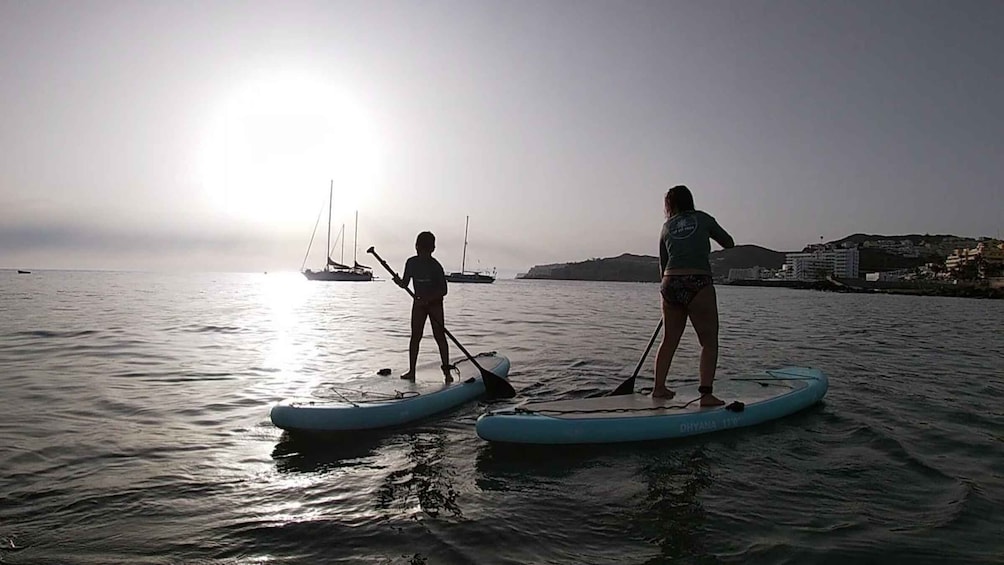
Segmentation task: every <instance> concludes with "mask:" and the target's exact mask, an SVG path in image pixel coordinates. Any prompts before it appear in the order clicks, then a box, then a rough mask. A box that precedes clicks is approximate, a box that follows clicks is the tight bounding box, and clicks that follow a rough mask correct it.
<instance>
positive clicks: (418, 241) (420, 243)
mask: <svg viewBox="0 0 1004 565" xmlns="http://www.w3.org/2000/svg"><path fill="white" fill-rule="evenodd" d="M435 248H436V236H434V235H432V232H431V231H424V232H422V233H420V234H418V237H417V238H415V250H416V251H427V252H429V253H432V251H433V250H434V249H435Z"/></svg>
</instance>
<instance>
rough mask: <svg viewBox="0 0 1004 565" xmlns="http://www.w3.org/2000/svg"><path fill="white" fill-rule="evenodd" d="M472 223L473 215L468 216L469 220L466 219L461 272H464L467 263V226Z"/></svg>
mask: <svg viewBox="0 0 1004 565" xmlns="http://www.w3.org/2000/svg"><path fill="white" fill-rule="evenodd" d="M470 224H471V217H470V216H467V220H465V221H464V254H463V256H462V257H461V258H460V272H461V273H463V272H464V267H465V266H466V265H467V228H468V226H470Z"/></svg>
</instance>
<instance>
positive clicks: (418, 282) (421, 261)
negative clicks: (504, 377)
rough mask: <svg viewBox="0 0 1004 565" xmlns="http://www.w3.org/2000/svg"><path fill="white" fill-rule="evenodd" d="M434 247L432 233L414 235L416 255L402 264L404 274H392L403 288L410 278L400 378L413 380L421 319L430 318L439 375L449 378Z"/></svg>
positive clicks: (441, 278)
mask: <svg viewBox="0 0 1004 565" xmlns="http://www.w3.org/2000/svg"><path fill="white" fill-rule="evenodd" d="M435 250H436V236H435V235H433V234H432V232H427V231H424V232H422V233H420V234H418V237H417V238H416V239H415V252H416V253H417V255H415V256H414V257H411V258H409V259H408V261H407V262H406V263H405V264H404V276H403V277H401V278H395V279H394V282H395V283H397V284H398V286H400V287H402V288H407V287H408V283H409V282H414V287H415V289H414V290H415V301H414V302H413V303H412V305H411V342H410V343H409V346H408V372H407V373H405V374H403V375H401V378H402V379H408V380H412V381H413V380H415V365H416V363H418V346H419V344H420V343H421V341H422V334H423V333H425V319H426V318H431V319H432V335H433V337H434V338H435V339H436V344H437V345H439V356H440V358H441V360H442V362H443V364H442V369H443V376H444V377H445V378H446V382H448V383H449V382H452V381H453V377H452V376H451V375H450V371H451V370H452V369H454V368H455V367H453V366H452V365H450V347H449V344H447V343H446V328H445V323H446V322H445V317H444V315H443V298H444V297H445V296H446V273H444V272H443V266H442V265H440V264H439V261H437V260H436V259H435V258H434V257H433V256H432V252H433V251H435Z"/></svg>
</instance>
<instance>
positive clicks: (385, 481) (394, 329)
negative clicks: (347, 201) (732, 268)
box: [0, 271, 1004, 564]
mask: <svg viewBox="0 0 1004 565" xmlns="http://www.w3.org/2000/svg"><path fill="white" fill-rule="evenodd" d="M719 305H720V309H721V311H722V359H721V363H720V367H721V369H720V375H723V376H729V375H738V374H742V373H750V372H757V371H761V370H763V369H765V368H770V367H777V366H783V365H787V364H795V365H808V366H814V367H818V368H821V369H822V370H824V371H825V372H826V373H827V374H828V375H829V376H830V391H829V393H828V395H827V397H826V398H825V401H824V403H823V404H820V405H818V406H816V407H814V408H812V409H809V410H807V411H805V412H803V413H800V414H797V415H794V416H792V417H789V418H786V419H782V420H780V421H777V422H774V423H770V424H765V425H761V426H758V427H754V428H747V429H743V430H735V431H729V432H722V433H718V434H713V435H706V436H699V437H696V438H690V439H687V440H683V441H674V442H665V443H655V444H652V443H649V444H641V445H638V444H635V445H620V446H608V447H586V448H583V447H580V448H572V449H525V450H513V449H499V448H497V447H493V446H491V445H490V444H488V443H486V442H483V441H481V440H480V439H478V437H477V436H476V435H475V433H474V422H475V419H476V418H477V416H478V415H479V414H480V413H481V412H482V411H483V410H484V409H485V406H484V405H477V404H474V403H472V404H469V405H467V406H464V407H463V408H460V409H458V410H456V411H454V412H451V413H448V414H445V415H443V416H441V417H438V418H434V419H432V420H429V421H425V422H422V423H420V424H417V425H415V426H413V427H411V428H407V429H402V430H397V431H394V432H390V433H382V434H378V435H372V436H360V437H358V438H356V439H353V440H351V441H349V440H345V441H342V442H335V443H332V442H328V443H316V442H315V443H310V444H302V443H297V442H292V441H290V440H289V438H287V437H285V436H284V435H283V433H282V432H281V431H280V430H278V429H276V428H275V427H273V426H272V425H271V422H270V421H269V419H268V410H269V407H270V405H271V404H272V403H274V402H277V401H279V400H280V399H282V398H284V397H287V396H299V395H306V394H318V395H325V394H329V392H328V391H330V388H331V387H332V386H336V387H337V385H338V383H340V382H344V381H345V380H347V379H348V378H350V377H355V376H358V375H361V374H367V373H373V372H375V371H376V370H377V369H379V368H383V367H391V368H394V370H395V372H400V371H403V370H404V368H405V366H406V364H407V359H406V348H407V323H406V319H407V315H408V311H409V299H408V297H407V295H405V294H404V293H403V291H401V290H400V289H398V288H396V287H395V286H393V285H392V284H390V283H388V282H374V283H320V282H308V281H305V280H302V278H300V277H299V276H298V275H280V274H269V275H264V274H255V275H251V274H244V275H242V274H145V273H108V272H58V271H50V272H45V271H36V272H34V273H33V274H31V275H16V274H14V273H13V272H5V273H0V391H2V398H3V405H2V409H0V562H3V563H5V564H7V563H10V564H15V563H32V564H47V563H54V564H55V563H66V564H77V563H79V564H84V563H87V564H92V563H93V564H108V563H123V564H125V563H129V564H133V563H380V564H421V563H428V564H440V563H477V564H508V563H549V564H566V563H567V564H580V563H638V564H642V563H670V562H679V563H792V564H795V563H798V564H805V563H945V562H953V563H1004V368H1002V367H1004V331H1002V327H1004V301H981V300H972V299H955V298H919V297H908V296H868V295H860V294H831V293H820V292H814V291H798V290H786V289H766V288H728V287H726V288H720V289H719ZM657 308H658V287H657V285H654V284H631V283H588V282H557V281H554V282H551V281H499V282H498V283H496V284H494V285H490V286H489V285H485V286H482V285H472V286H463V285H453V286H452V287H451V291H450V295H449V297H448V299H447V323H448V325H449V327H450V329H451V330H452V331H453V333H454V334H455V335H456V336H457V338H458V339H460V341H461V342H462V343H464V344H465V345H466V346H467V347H468V349H470V350H471V351H472V352H479V351H489V350H497V351H499V353H501V354H504V355H507V356H509V357H510V358H511V360H512V367H513V371H512V373H511V381H512V382H513V384H514V386H515V388H516V390H517V392H518V393H519V397H520V398H524V399H525V398H531V399H539V400H544V399H558V398H570V397H580V396H587V395H590V394H596V393H600V392H604V391H609V390H612V389H613V388H614V387H616V385H617V384H618V383H619V382H620V381H621V380H623V379H624V378H625V377H627V376H629V375H630V373H631V370H632V369H633V368H634V365H635V363H637V361H638V358H639V356H640V355H641V352H642V350H643V349H644V346H645V344H646V342H647V339H648V337H649V336H650V335H651V332H652V330H653V329H654V328H655V325H656V323H657V322H658V311H657ZM434 351H435V349H434V345H433V342H432V340H431V337H429V338H427V339H426V340H424V341H423V351H422V360H423V361H427V362H433V361H435V354H434ZM454 353H458V352H457V351H456V350H455V349H454ZM697 354H698V348H697V340H696V337H695V336H694V334H693V332H692V330H688V332H687V334H686V335H685V337H684V341H683V343H682V345H681V351H680V353H679V355H678V357H677V360H676V362H675V364H674V369H673V373H672V374H671V378H682V379H688V378H689V379H693V377H694V375H695V374H696V368H697ZM651 360H652V359H651V357H650V358H649V360H648V361H649V362H647V363H646V369H645V373H644V375H645V376H646V378H645V379H639V386H640V387H641V386H646V385H649V384H650V383H651V381H650V372H651V363H650V362H651ZM374 378H381V377H377V376H375V375H374ZM388 378H389V377H388ZM673 384H674V386H677V387H680V386H696V382H695V381H694V380H690V381H688V382H687V383H679V382H677V383H673Z"/></svg>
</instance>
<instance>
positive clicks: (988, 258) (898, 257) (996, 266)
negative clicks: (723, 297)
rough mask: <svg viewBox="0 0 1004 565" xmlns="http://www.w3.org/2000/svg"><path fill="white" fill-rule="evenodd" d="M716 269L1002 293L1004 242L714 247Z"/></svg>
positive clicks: (755, 282)
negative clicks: (782, 248) (787, 249)
mask: <svg viewBox="0 0 1004 565" xmlns="http://www.w3.org/2000/svg"><path fill="white" fill-rule="evenodd" d="M848 264H850V265H851V267H853V269H852V270H850V271H849V270H848V268H849V267H848ZM711 268H712V272H713V275H714V278H715V279H716V280H717V281H718V282H720V283H731V284H737V285H744V286H783V287H791V288H813V289H818V290H834V291H841V292H897V293H908V294H935V295H950V296H978V297H991V298H1004V288H1002V287H1004V278H1001V277H1002V276H1004V272H1002V271H1004V244H1002V243H1001V242H999V241H997V240H994V239H991V238H968V237H959V236H954V235H930V234H925V235H916V234H915V235H893V236H887V235H869V234H854V235H850V236H848V237H845V238H843V239H839V240H836V241H830V242H826V243H819V244H812V245H808V246H806V247H804V248H803V249H802V250H800V251H791V252H784V251H775V250H772V249H767V248H765V247H761V246H759V245H737V246H736V247H733V248H732V249H724V250H720V251H715V252H713V253H712V254H711ZM660 276H661V274H660V272H659V258H658V257H655V256H650V255H635V254H632V253H624V254H622V255H619V256H617V257H607V258H593V259H587V260H585V261H578V262H569V263H553V264H548V265H535V266H534V267H533V268H531V269H530V270H529V271H527V272H526V273H524V274H521V275H519V276H518V277H517V278H520V279H547V280H581V281H621V282H658V281H659V279H660Z"/></svg>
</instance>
